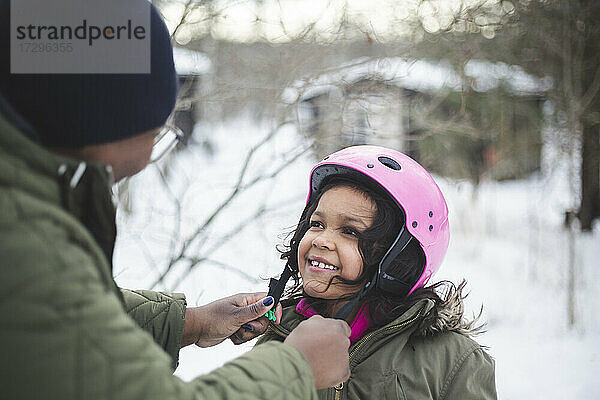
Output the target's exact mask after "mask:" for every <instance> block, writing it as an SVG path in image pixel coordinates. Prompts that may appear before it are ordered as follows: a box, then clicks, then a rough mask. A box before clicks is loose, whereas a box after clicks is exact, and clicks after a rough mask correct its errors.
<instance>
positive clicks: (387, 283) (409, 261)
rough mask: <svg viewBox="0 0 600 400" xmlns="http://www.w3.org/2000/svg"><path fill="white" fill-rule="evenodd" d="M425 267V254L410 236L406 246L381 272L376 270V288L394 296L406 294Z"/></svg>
mask: <svg viewBox="0 0 600 400" xmlns="http://www.w3.org/2000/svg"><path fill="white" fill-rule="evenodd" d="M424 269H425V254H424V253H423V249H422V248H421V246H420V245H419V243H418V242H417V241H416V240H415V239H414V238H412V239H411V240H410V241H409V242H408V243H407V244H406V247H404V249H403V250H402V251H401V252H400V254H398V255H397V256H396V257H395V258H394V259H393V260H390V262H389V264H388V266H387V268H386V269H385V270H384V271H383V272H378V278H377V289H378V290H381V291H383V292H385V293H388V294H391V295H394V296H402V297H404V296H406V295H408V293H409V292H410V290H411V288H413V287H414V285H415V283H417V281H418V280H419V278H420V277H421V275H422V274H423V271H424Z"/></svg>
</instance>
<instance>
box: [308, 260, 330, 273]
mask: <svg viewBox="0 0 600 400" xmlns="http://www.w3.org/2000/svg"><path fill="white" fill-rule="evenodd" d="M310 264H311V265H312V266H313V267H317V268H322V269H330V270H332V271H335V270H337V267H334V266H333V265H329V264H324V263H322V262H317V261H311V262H310Z"/></svg>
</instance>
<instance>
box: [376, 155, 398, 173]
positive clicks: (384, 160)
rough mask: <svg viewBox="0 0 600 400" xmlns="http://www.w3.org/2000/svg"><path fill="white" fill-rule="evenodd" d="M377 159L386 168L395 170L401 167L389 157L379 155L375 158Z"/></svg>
mask: <svg viewBox="0 0 600 400" xmlns="http://www.w3.org/2000/svg"><path fill="white" fill-rule="evenodd" d="M377 159H378V160H379V162H380V163H382V164H383V165H385V166H386V167H388V168H391V169H393V170H395V171H400V169H402V167H401V166H400V164H398V163H397V162H396V161H394V160H392V159H391V158H389V157H383V156H382V157H379V158H377Z"/></svg>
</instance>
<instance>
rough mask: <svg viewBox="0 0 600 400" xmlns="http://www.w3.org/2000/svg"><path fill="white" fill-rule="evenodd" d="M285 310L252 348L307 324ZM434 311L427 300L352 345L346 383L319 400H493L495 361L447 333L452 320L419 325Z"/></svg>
mask: <svg viewBox="0 0 600 400" xmlns="http://www.w3.org/2000/svg"><path fill="white" fill-rule="evenodd" d="M457 301H461V299H460V298H458V299H457ZM284 305H285V307H284V311H283V317H282V320H281V325H279V326H278V325H274V324H270V326H269V329H268V330H267V332H266V333H265V334H264V335H263V336H262V337H261V338H260V339H259V341H258V344H259V345H258V346H257V348H260V347H261V346H263V343H265V344H268V343H272V342H273V341H281V340H283V339H284V338H285V337H286V336H287V335H288V334H289V333H290V332H291V331H292V330H293V329H294V328H295V327H296V326H298V324H299V323H300V322H302V321H303V320H305V319H306V317H305V316H303V315H300V314H298V313H297V312H296V302H293V301H289V300H288V301H285V302H284ZM433 307H434V303H433V301H432V300H427V299H424V300H420V301H419V302H417V303H416V304H415V305H414V306H413V307H411V308H410V309H409V310H408V311H407V312H405V313H404V314H403V315H402V316H400V317H398V318H396V319H395V320H394V321H392V322H391V323H389V324H387V325H386V326H384V327H382V328H379V329H377V330H375V331H372V332H371V333H368V334H367V335H365V336H364V337H363V338H361V339H360V340H358V341H357V342H356V343H354V345H352V346H351V347H350V371H351V375H350V379H349V380H348V381H347V382H344V383H343V384H342V385H340V386H338V387H335V388H330V389H325V390H320V391H319V392H318V395H319V399H321V400H326V399H327V400H338V399H339V400H342V399H352V400H357V399H362V400H390V399H402V400H408V399H418V400H425V399H435V400H491V399H496V386H495V380H494V361H493V360H492V358H491V357H490V356H489V355H488V354H487V353H486V352H485V351H484V350H483V349H482V348H481V346H480V345H479V344H477V343H476V342H475V341H473V340H472V339H470V338H468V337H467V336H465V335H463V334H461V333H457V332H453V331H451V330H448V329H447V327H449V324H448V323H447V321H443V319H452V316H451V315H449V314H448V313H446V312H439V313H438V315H439V317H438V319H439V320H438V321H433V323H432V324H431V326H430V327H423V326H422V324H420V322H421V321H422V320H423V317H424V316H425V315H427V314H428V313H430V312H431V311H432V308H433ZM451 309H452V308H449V309H448V310H446V311H451ZM417 327H419V328H418V329H419V331H418V332H417ZM440 327H442V329H440ZM444 327H446V328H444ZM440 330H441V332H440Z"/></svg>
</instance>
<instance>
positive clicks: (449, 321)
mask: <svg viewBox="0 0 600 400" xmlns="http://www.w3.org/2000/svg"><path fill="white" fill-rule="evenodd" d="M465 285H466V281H462V282H461V283H460V285H458V286H455V285H454V284H452V283H450V282H441V283H440V284H439V287H443V288H444V289H445V293H443V295H441V296H440V300H439V301H438V300H432V301H433V302H434V304H433V306H432V307H431V308H430V309H429V310H427V312H426V313H425V314H424V316H423V317H422V318H421V319H420V320H419V322H418V325H417V329H416V330H415V332H414V334H415V335H418V336H433V335H436V334H439V333H443V332H457V333H460V334H463V335H466V336H469V337H474V336H477V335H479V334H481V333H483V332H484V329H483V328H484V326H485V324H483V323H480V321H479V320H480V317H481V314H482V311H483V308H482V309H481V310H480V311H479V314H478V315H477V316H474V318H473V319H470V320H469V319H466V318H465V316H464V311H465V305H464V300H465V298H466V297H467V295H463V293H462V291H463V289H464V287H465Z"/></svg>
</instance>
